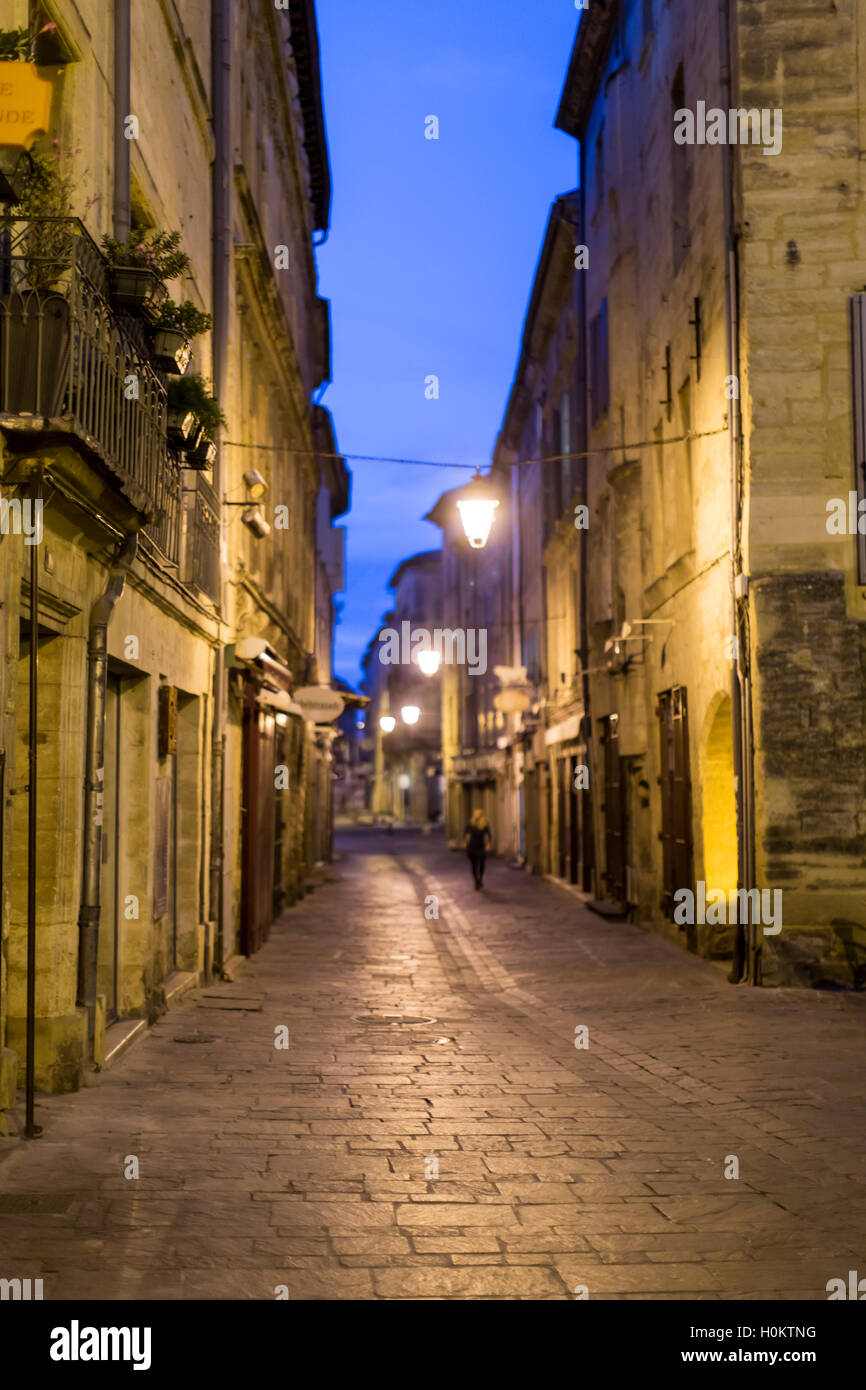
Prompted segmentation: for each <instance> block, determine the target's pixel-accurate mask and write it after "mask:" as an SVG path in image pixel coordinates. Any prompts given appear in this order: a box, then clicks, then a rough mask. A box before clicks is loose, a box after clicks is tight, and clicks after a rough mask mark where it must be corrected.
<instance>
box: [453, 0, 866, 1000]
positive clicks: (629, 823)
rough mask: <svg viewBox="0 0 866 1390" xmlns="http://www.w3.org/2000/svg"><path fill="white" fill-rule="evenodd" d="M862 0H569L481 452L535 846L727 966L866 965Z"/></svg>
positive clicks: (550, 869)
mask: <svg viewBox="0 0 866 1390" xmlns="http://www.w3.org/2000/svg"><path fill="white" fill-rule="evenodd" d="M864 26H866V9H864V6H863V5H862V3H858V0H848V3H841V4H837V5H834V6H832V7H829V8H827V9H815V8H811V9H809V10H808V11H805V10H802V9H796V8H795V9H794V10H792V9H791V7H790V6H786V5H784V4H782V3H781V0H768V3H765V4H762V5H760V6H756V5H754V4H750V3H746V0H730V3H726V4H724V5H722V6H719V7H717V8H714V9H713V11H712V13H711V15H710V17H709V19H708V16H707V14H706V13H705V12H704V10H703V8H702V7H699V6H694V5H691V4H688V3H686V0H621V2H620V0H594V3H593V4H592V5H591V6H589V7H587V8H586V9H585V10H583V11H582V12H581V14H580V17H579V23H578V30H577V35H576V39H575V43H574V48H573V52H572V55H571V59H570V63H569V66H568V72H567V76H566V81H565V86H564V90H563V93H562V97H561V102H560V106H559V112H558V116H557V124H558V125H559V127H560V128H561V129H562V130H564V131H566V132H568V133H569V134H571V135H573V136H574V137H575V138H576V140H577V141H578V156H577V157H578V165H579V177H578V180H577V184H578V189H577V192H576V193H573V194H567V195H563V196H562V197H560V198H558V199H557V200H556V202H555V203H554V205H553V209H552V212H551V217H550V221H549V224H548V229H547V233H546V236H545V240H544V244H543V247H542V254H541V258H540V261H539V266H538V270H537V273H536V279H535V284H534V288H533V293H532V297H531V300H530V307H529V310H528V314H527V321H526V325H525V329H524V336H523V344H522V348H521V354H520V358H519V361H518V368H517V373H516V376H515V381H514V384H513V387H512V390H511V395H510V398H509V401H508V406H507V409H506V414H505V419H504V421H503V426H502V430H501V432H500V436H499V439H498V442H497V445H496V449H495V452H494V459H493V469H492V475H493V477H494V478H497V479H498V480H499V486H500V495H501V498H502V504H503V505H502V511H501V513H500V518H499V520H498V522H497V524H498V525H500V530H499V532H498V540H494V539H492V540H491V543H490V546H489V548H488V551H487V552H482V559H481V561H480V562H479V573H480V574H481V573H483V574H484V575H485V578H483V579H479V580H478V591H479V593H480V591H481V588H482V586H483V585H485V584H487V583H493V576H494V575H500V574H501V573H502V572H503V570H504V569H507V570H508V571H509V572H510V574H511V583H510V584H508V585H506V587H505V591H503V593H501V594H500V593H499V591H498V590H497V591H496V592H495V593H492V594H491V596H490V597H489V598H488V599H487V600H486V606H485V605H484V604H482V608H483V609H484V612H485V614H486V617H484V618H481V619H480V621H488V622H489V623H490V624H491V626H493V625H499V624H504V629H505V630H506V632H507V633H508V637H507V639H506V640H505V641H504V643H503V644H502V651H501V652H500V654H499V656H498V660H500V661H502V662H503V663H504V665H505V666H506V667H508V668H509V669H508V670H507V671H506V672H505V673H504V675H503V680H502V682H501V685H502V688H503V693H504V690H505V686H507V685H508V684H513V683H515V682H516V681H519V680H520V679H522V680H523V681H524V682H525V686H524V692H525V699H524V704H525V706H526V707H525V708H524V709H523V711H522V712H519V713H513V714H510V715H508V716H507V720H508V729H507V731H504V733H503V736H502V743H503V751H504V752H505V754H506V757H507V758H511V759H512V769H513V770H512V775H511V783H512V790H513V792H514V793H515V794H516V808H517V816H518V818H519V832H518V834H517V836H516V837H515V839H516V841H517V844H518V848H519V852H520V854H521V856H522V857H523V858H524V859H525V862H526V865H527V867H528V868H530V869H531V870H532V871H534V872H536V873H546V874H551V875H553V876H554V877H558V878H560V879H562V880H564V881H565V882H566V883H568V884H570V885H571V886H572V887H573V889H574V891H576V892H578V893H580V894H582V895H583V896H584V897H585V899H586V900H587V901H588V902H589V903H590V904H591V905H593V906H595V907H596V908H597V909H598V910H599V911H601V912H603V913H604V914H605V915H608V916H614V917H615V916H617V915H621V916H624V915H626V914H628V915H629V916H631V917H632V918H634V919H635V920H639V921H641V922H646V923H649V924H652V925H653V926H654V927H655V928H656V929H657V930H659V931H661V932H662V933H664V934H666V935H668V936H670V937H671V939H673V940H675V941H677V942H679V943H681V944H682V945H683V946H684V947H685V948H687V949H689V950H692V951H695V952H698V953H700V954H702V955H705V956H709V957H716V958H719V959H726V960H729V961H730V962H731V968H730V978H731V979H732V980H733V981H738V980H747V981H749V982H752V983H765V984H780V983H781V984H813V985H835V984H842V985H849V986H850V985H854V986H860V985H861V984H862V982H863V979H864V972H866V917H864V903H866V892H864V889H866V874H864V868H863V865H864V848H866V842H864V834H866V820H864V807H866V718H864V711H866V663H864V641H866V637H864V634H866V626H864V618H866V606H864V605H866V540H864V534H866V491H864V490H866V376H864V372H866V365H864V364H866V351H864V349H866V308H864V306H866V298H864V294H866V291H864V285H866V260H864V251H866V240H864V236H866V214H864V207H863V188H862V173H861V169H860V162H861V161H860V159H859V150H860V147H861V145H862V128H863V111H864V99H866V79H864V73H863V69H862V65H861V64H859V63H858V54H859V53H860V52H861V51H862V42H861V40H862V37H863V33H864ZM566 456H570V458H568V457H566ZM539 460H544V462H539ZM506 509H510V516H508V515H507V512H506ZM861 518H862V524H861ZM501 521H504V522H505V525H504V526H502V525H501V524H500V523H501ZM452 529H453V527H452ZM455 534H456V537H457V538H456V541H455V542H454V544H455V547H456V549H457V550H459V546H460V538H459V534H457V533H455ZM503 543H504V544H505V545H506V550H507V555H506V556H505V557H503V555H502V552H501V549H500V547H501V546H502V545H503ZM448 546H449V541H448V539H447V537H446V541H445V548H446V552H447V550H448ZM446 564H447V562H446ZM446 575H447V568H446ZM493 587H494V589H496V584H495V583H493ZM448 590H449V586H448V584H447V582H446V591H448ZM460 607H461V605H460V604H459V603H458V604H457V605H456V607H455V612H456V611H457V610H458V609H459V608H460ZM505 652H508V653H509V656H508V659H506V656H505ZM492 664H493V663H492V662H491V665H492ZM455 680H456V678H455V677H452V681H455ZM443 709H444V711H445V713H444V717H443V730H444V737H445V738H446V739H447V740H449V741H450V742H449V749H448V753H449V755H447V756H446V770H447V771H449V798H451V797H453V798H455V799H457V798H461V797H462V791H461V789H460V787H459V783H458V779H457V777H456V776H455V775H454V769H455V768H456V767H457V766H458V764H457V763H456V761H455V759H456V758H457V757H458V756H459V753H460V747H461V744H462V742H463V739H464V738H466V737H467V735H466V729H467V725H466V722H465V720H464V722H463V723H462V724H460V723H459V722H456V721H449V716H448V713H447V702H446V705H445V706H443ZM452 724H453V727H452ZM449 731H450V732H449ZM467 741H468V743H469V744H470V745H471V744H472V739H471V737H470V738H468V739H467ZM503 776H504V773H503ZM462 815H463V802H462V800H461V801H460V809H459V811H455V817H456V819H455V824H456V823H457V822H458V821H459V820H460V819H462ZM708 899H709V901H708ZM689 900H691V902H690V901H689Z"/></svg>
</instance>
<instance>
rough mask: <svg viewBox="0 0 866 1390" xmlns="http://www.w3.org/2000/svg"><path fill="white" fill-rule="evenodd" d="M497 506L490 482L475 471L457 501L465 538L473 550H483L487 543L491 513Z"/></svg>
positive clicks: (497, 501)
mask: <svg viewBox="0 0 866 1390" xmlns="http://www.w3.org/2000/svg"><path fill="white" fill-rule="evenodd" d="M498 506H499V498H498V497H495V496H494V494H493V489H492V488H491V486H490V483H489V482H488V480H487V479H486V478H482V476H481V474H480V473H476V474H475V477H474V478H473V479H472V482H471V483H470V484H469V486H468V487H467V488H465V489H464V492H463V496H462V497H461V498H460V499H459V501H458V503H457V510H458V511H459V513H460V520H461V521H462V522H463V530H464V531H465V532H466V539H467V540H468V542H469V544H470V545H471V546H472V549H473V550H483V548H484V546H485V545H486V544H487V538H488V537H489V535H490V528H491V526H492V525H493V514H494V512H495V511H496V508H497V507H498Z"/></svg>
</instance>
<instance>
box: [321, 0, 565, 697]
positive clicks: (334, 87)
mask: <svg viewBox="0 0 866 1390" xmlns="http://www.w3.org/2000/svg"><path fill="white" fill-rule="evenodd" d="M316 8H317V14H318V22H319V37H320V46H321V64H322V82H323V88H324V103H325V120H326V123H327V132H328V143H329V149H330V160H331V174H332V180H333V202H332V205H331V230H330V234H329V237H328V240H327V242H326V243H325V245H324V246H322V247H321V249H320V250H319V251H318V253H317V255H318V264H319V292H320V294H322V295H325V296H327V297H328V298H329V299H330V300H331V318H332V327H333V382H332V383H331V385H330V386H329V387H328V388H327V390H326V391H325V394H324V396H323V398H322V401H323V404H324V405H326V406H328V408H329V409H330V411H331V413H332V415H333V417H334V425H335V429H336V433H337V438H338V440H339V447H340V448H341V449H342V450H344V451H345V452H346V453H347V454H375V455H379V456H386V457H389V458H390V457H395V458H417V459H437V460H444V461H446V462H448V463H451V462H452V461H453V462H455V463H463V464H466V463H468V464H473V465H476V464H477V465H488V464H489V462H490V455H491V451H492V448H493V444H494V442H495V439H496V434H497V431H498V429H499V425H500V423H501V420H502V414H503V411H504V409H505V402H506V400H507V396H508V390H509V387H510V384H511V380H512V377H513V374H514V368H515V365H516V362H517V354H518V350H519V346H520V334H521V330H522V325H523V316H524V313H525V311H526V305H527V302H528V297H529V292H530V289H531V286H532V278H533V274H534V271H535V265H536V262H537V259H538V255H539V252H540V250H541V242H542V238H543V235H544V229H545V226H546V222H547V215H548V211H549V208H550V204H551V203H552V201H553V200H554V198H556V197H557V196H558V195H559V194H560V193H565V192H567V191H568V190H569V189H570V188H573V187H574V186H575V184H576V181H577V146H576V144H575V142H574V141H573V140H572V139H570V138H569V137H568V136H567V135H565V134H563V133H562V132H561V131H557V130H554V128H553V122H554V120H555V117H556V109H557V106H558V103H559V96H560V92H561V90H562V84H563V81H564V78H565V72H566V68H567V65H568V60H569V56H570V53H571V46H572V43H573V40H574V34H575V29H576V26H577V21H578V19H579V17H580V12H579V11H578V10H576V9H575V7H574V3H573V0H542V3H540V4H534V5H533V4H527V3H526V0H436V3H428V0H366V2H365V3H363V4H353V3H351V0H318V3H317V7H316ZM431 115H432V116H436V117H437V118H438V120H439V139H438V140H428V139H425V134H424V131H425V118H426V117H428V116H431ZM430 375H436V376H438V378H439V399H438V400H427V399H426V398H425V378H426V377H428V376H430ZM349 467H350V468H351V470H352V506H351V511H350V512H349V514H348V516H347V517H346V518H344V519H343V520H344V522H345V523H346V524H347V526H348V544H347V577H346V584H347V589H346V592H345V594H343V595H342V596H341V598H342V599H343V601H344V607H343V612H342V617H341V620H340V624H339V626H338V627H337V632H336V650H335V663H334V669H335V671H336V673H337V674H338V675H341V676H343V677H344V678H345V679H347V680H349V681H351V682H352V684H356V683H357V682H358V680H359V679H360V667H359V660H360V657H361V655H362V653H363V651H364V648H365V646H366V645H367V643H368V641H369V640H370V638H371V637H372V636H373V634H374V632H375V631H376V630H377V626H378V624H379V620H380V618H381V616H382V613H383V612H384V611H385V610H386V609H387V608H388V606H389V604H390V599H391V595H390V591H389V590H388V589H387V587H386V585H387V581H388V579H389V577H390V575H391V574H392V573H393V570H394V569H395V568H396V566H397V564H398V563H399V562H400V561H401V560H402V559H405V557H406V556H407V555H413V554H415V553H416V552H417V551H419V550H432V549H436V548H438V546H439V544H440V537H441V533H440V532H439V530H438V528H437V527H434V526H432V525H431V524H430V523H429V522H425V521H422V519H421V518H422V517H423V515H424V514H425V512H427V511H429V509H430V508H431V507H432V506H433V504H434V502H435V501H436V499H437V497H438V496H439V494H440V493H441V492H444V491H445V490H446V489H447V488H450V487H455V486H456V485H457V484H458V483H459V482H461V481H468V479H469V477H470V476H471V474H469V473H467V472H463V471H462V470H457V469H451V468H448V469H443V468H418V467H407V466H399V465H396V464H377V463H368V462H357V463H355V462H353V461H352V460H351V459H349Z"/></svg>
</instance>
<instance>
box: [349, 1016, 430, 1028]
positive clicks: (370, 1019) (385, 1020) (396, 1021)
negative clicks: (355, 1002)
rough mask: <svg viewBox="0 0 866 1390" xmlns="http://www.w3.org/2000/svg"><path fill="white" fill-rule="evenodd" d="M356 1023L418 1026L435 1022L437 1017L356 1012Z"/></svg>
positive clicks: (382, 1026) (387, 1026) (388, 1026)
mask: <svg viewBox="0 0 866 1390" xmlns="http://www.w3.org/2000/svg"><path fill="white" fill-rule="evenodd" d="M355 1022H356V1023H367V1024H369V1025H370V1026H371V1027H373V1028H377V1027H378V1028H400V1027H404V1028H416V1027H418V1025H419V1024H425V1023H435V1022H436V1020H435V1018H416V1017H414V1015H411V1014H355Z"/></svg>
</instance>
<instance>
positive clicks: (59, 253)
mask: <svg viewBox="0 0 866 1390" xmlns="http://www.w3.org/2000/svg"><path fill="white" fill-rule="evenodd" d="M165 409H166V401H165V388H164V386H163V384H162V382H161V381H160V379H159V377H158V376H157V375H156V373H155V372H154V370H153V368H152V367H151V365H150V362H149V360H148V356H147V346H146V343H145V341H144V337H143V334H142V333H141V330H140V328H139V326H138V325H137V324H136V323H135V322H134V321H133V320H130V319H127V318H126V317H125V316H122V315H119V314H118V313H117V312H116V311H115V310H114V309H113V308H112V307H111V303H110V299H109V274H108V265H107V263H106V261H105V259H104V257H103V256H102V254H101V252H100V251H99V248H98V247H97V245H96V243H95V242H94V241H93V239H92V237H91V236H90V235H89V233H88V232H87V230H86V229H85V227H84V225H83V223H82V222H80V221H79V220H78V219H77V218H57V217H47V218H33V219H29V220H26V221H25V220H19V219H9V218H0V419H4V423H10V424H12V425H14V427H15V428H16V429H18V430H21V429H28V428H30V427H32V429H33V431H34V432H35V433H40V434H42V435H43V436H48V437H55V436H57V435H64V434H65V435H70V436H72V437H73V438H74V440H75V442H76V446H77V447H78V448H79V450H80V451H82V452H83V453H85V454H86V455H87V456H88V457H90V458H91V459H93V460H94V461H96V462H97V464H98V465H101V467H102V469H103V470H104V471H106V472H108V473H109V474H110V475H111V476H112V477H113V479H114V480H115V481H116V483H117V485H118V487H119V490H120V492H122V493H123V495H124V496H125V497H126V498H127V499H128V501H129V502H130V503H131V504H132V506H133V508H134V509H135V510H136V511H137V512H139V513H140V514H141V515H142V516H145V517H148V518H150V519H152V521H153V522H154V528H155V531H156V532H158V533H159V536H158V537H157V535H154V537H153V538H154V540H155V543H156V544H157V545H158V546H159V548H160V549H161V550H162V551H163V553H164V554H166V555H168V558H169V559H172V560H174V561H177V559H178V557H179V537H180V494H179V486H180V475H179V472H178V470H177V469H176V468H175V467H174V465H173V464H172V463H171V462H170V461H169V459H168V454H167V447H166V437H165Z"/></svg>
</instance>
